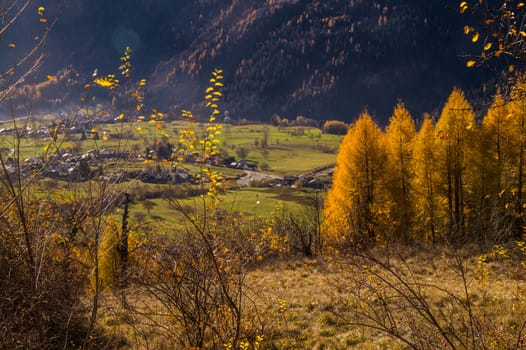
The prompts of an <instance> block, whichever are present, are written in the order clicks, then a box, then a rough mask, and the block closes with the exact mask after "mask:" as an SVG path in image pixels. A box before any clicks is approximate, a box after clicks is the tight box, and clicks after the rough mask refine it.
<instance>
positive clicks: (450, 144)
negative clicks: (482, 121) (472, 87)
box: [436, 88, 478, 240]
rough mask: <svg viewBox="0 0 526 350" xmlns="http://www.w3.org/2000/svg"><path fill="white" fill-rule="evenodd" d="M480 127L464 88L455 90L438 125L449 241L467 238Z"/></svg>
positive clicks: (439, 166) (438, 145)
mask: <svg viewBox="0 0 526 350" xmlns="http://www.w3.org/2000/svg"><path fill="white" fill-rule="evenodd" d="M477 132H478V127H477V124H476V122H475V113H474V111H473V108H472V107H471V105H470V104H469V102H468V101H467V100H466V98H465V96H464V93H463V92H462V91H461V90H460V89H457V88H455V89H453V91H452V92H451V94H450V95H449V98H448V100H447V102H446V104H445V105H444V108H443V109H442V113H441V115H440V118H439V120H438V122H437V124H436V137H437V138H438V140H437V141H438V142H437V156H438V159H437V161H438V169H437V170H438V172H439V174H440V179H441V181H440V184H439V185H440V186H439V187H438V190H439V194H440V195H441V196H442V198H443V199H444V202H445V203H446V206H442V209H443V210H444V211H445V212H446V213H447V215H445V216H446V217H447V223H446V225H447V232H448V239H451V240H459V239H463V238H465V235H466V214H467V211H468V206H467V205H466V204H467V202H468V201H469V200H470V198H467V196H468V193H471V190H472V187H473V184H472V181H473V178H472V173H473V172H474V170H473V167H472V166H473V163H474V162H473V161H474V157H476V155H474V154H473V153H474V152H475V150H476V149H477V147H476V145H475V140H476V137H477V136H478V135H477Z"/></svg>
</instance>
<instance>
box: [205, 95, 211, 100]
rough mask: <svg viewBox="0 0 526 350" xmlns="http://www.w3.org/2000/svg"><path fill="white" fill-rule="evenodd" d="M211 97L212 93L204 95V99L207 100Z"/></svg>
mask: <svg viewBox="0 0 526 350" xmlns="http://www.w3.org/2000/svg"><path fill="white" fill-rule="evenodd" d="M212 97H213V96H212V95H206V96H205V100H209V99H211V98H212Z"/></svg>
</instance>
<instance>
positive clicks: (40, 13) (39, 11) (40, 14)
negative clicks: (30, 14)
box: [37, 6, 45, 16]
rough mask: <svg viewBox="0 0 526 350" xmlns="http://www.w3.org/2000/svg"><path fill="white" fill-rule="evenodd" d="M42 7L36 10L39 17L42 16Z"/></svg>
mask: <svg viewBox="0 0 526 350" xmlns="http://www.w3.org/2000/svg"><path fill="white" fill-rule="evenodd" d="M44 10H45V8H44V6H40V7H39V8H38V9H37V12H38V15H39V16H43V15H44Z"/></svg>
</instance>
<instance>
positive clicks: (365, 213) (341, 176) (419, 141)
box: [325, 78, 526, 244]
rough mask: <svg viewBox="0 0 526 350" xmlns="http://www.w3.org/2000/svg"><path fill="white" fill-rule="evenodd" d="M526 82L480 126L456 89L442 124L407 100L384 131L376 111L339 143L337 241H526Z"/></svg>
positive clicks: (329, 226) (330, 234)
mask: <svg viewBox="0 0 526 350" xmlns="http://www.w3.org/2000/svg"><path fill="white" fill-rule="evenodd" d="M523 79H524V78H519V79H518V82H517V83H516V84H515V86H514V87H513V89H512V92H511V95H510V96H509V98H507V99H506V98H504V97H503V96H502V95H500V94H498V95H497V96H496V97H495V102H494V103H493V106H492V107H491V108H489V109H488V111H487V114H486V116H485V117H484V118H483V120H482V123H481V125H479V123H477V122H476V120H475V113H474V111H473V108H472V107H471V105H470V104H469V102H468V101H467V100H466V98H465V96H464V93H463V92H462V91H461V90H459V89H457V88H455V89H453V91H452V92H451V94H450V96H449V98H448V100H447V102H446V103H445V105H444V107H443V109H442V112H441V114H440V116H439V118H438V120H437V121H436V123H435V122H434V121H433V120H432V119H431V118H430V117H426V118H424V120H423V122H422V124H421V126H420V130H419V131H418V132H416V128H415V121H414V119H413V118H412V117H411V115H410V114H409V112H408V111H407V110H406V109H405V107H404V105H403V103H401V102H400V103H399V104H398V105H397V106H396V107H395V109H394V111H393V115H392V117H391V119H390V122H389V125H388V126H387V128H386V129H385V132H383V131H382V130H381V129H380V128H379V127H378V125H377V124H376V123H375V122H374V121H373V120H372V118H371V117H370V116H369V115H368V114H367V112H364V113H362V115H361V116H360V117H359V118H358V120H357V121H356V122H355V123H354V124H353V125H352V126H351V127H350V129H349V131H348V133H347V135H346V136H345V138H344V139H343V141H342V144H341V146H340V153H339V154H338V159H337V167H336V170H335V173H334V177H333V186H332V189H331V190H330V191H329V193H328V196H327V200H326V204H325V238H326V239H327V240H328V241H329V242H334V243H337V244H342V243H345V244H349V243H352V244H356V243H357V242H364V241H367V242H369V243H371V242H379V243H382V242H386V241H392V240H398V241H404V242H408V241H413V240H420V241H428V242H437V241H441V242H448V243H463V242H467V241H473V240H474V241H485V242H488V241H495V240H497V241H498V240H502V239H507V238H510V237H519V236H520V234H521V227H522V224H523V221H524V217H523V211H524V209H523V207H524V205H525V203H524V142H525V141H524V140H525V136H526V134H525V131H526V130H525V119H524V118H525V116H526V104H525V102H524V91H525V90H524V89H525V85H524V80H523Z"/></svg>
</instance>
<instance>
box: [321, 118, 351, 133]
mask: <svg viewBox="0 0 526 350" xmlns="http://www.w3.org/2000/svg"><path fill="white" fill-rule="evenodd" d="M321 129H322V131H323V132H324V133H326V134H334V135H345V134H347V130H348V129H349V125H348V124H346V123H344V122H342V121H339V120H327V121H326V122H325V123H323V126H322V128H321Z"/></svg>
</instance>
